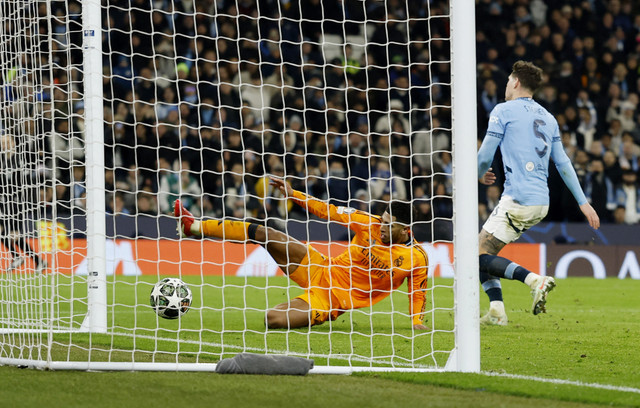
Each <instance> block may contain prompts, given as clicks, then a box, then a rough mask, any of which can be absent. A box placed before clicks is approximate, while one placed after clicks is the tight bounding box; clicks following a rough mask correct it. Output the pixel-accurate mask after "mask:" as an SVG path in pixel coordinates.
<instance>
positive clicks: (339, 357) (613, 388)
mask: <svg viewBox="0 0 640 408" xmlns="http://www.w3.org/2000/svg"><path fill="white" fill-rule="evenodd" d="M111 334H112V335H117V336H126V337H141V338H146V339H151V340H161V341H162V340H164V341H169V342H178V341H179V342H181V343H188V344H202V345H207V346H210V347H220V348H226V349H231V350H234V349H235V350H242V351H254V352H261V353H265V352H266V353H273V354H288V355H294V356H300V357H320V358H330V359H331V358H333V359H336V360H342V359H344V360H352V361H359V362H369V363H370V362H377V363H382V364H385V363H386V364H392V363H391V362H387V361H374V360H371V359H367V358H362V357H359V356H355V357H354V356H342V355H326V354H319V353H311V354H306V353H292V352H287V351H286V350H273V349H263V348H259V347H243V346H235V345H223V344H218V343H209V342H200V341H195V340H176V339H169V338H164V337H155V336H148V335H139V334H138V335H132V334H125V333H116V332H113V333H111ZM395 365H396V366H400V367H402V366H406V367H417V368H433V367H429V366H425V365H420V364H418V365H412V364H410V363H397V362H396V363H395ZM480 374H481V375H486V376H489V377H505V378H513V379H517V380H527V381H538V382H544V383H551V384H559V385H575V386H577V387H587V388H597V389H601V390H609V391H621V392H632V393H636V394H640V388H633V387H624V386H618V385H609V384H598V383H585V382H582V381H575V380H562V379H559V378H542V377H534V376H529V375H521V374H508V373H496V372H492V371H481V372H480Z"/></svg>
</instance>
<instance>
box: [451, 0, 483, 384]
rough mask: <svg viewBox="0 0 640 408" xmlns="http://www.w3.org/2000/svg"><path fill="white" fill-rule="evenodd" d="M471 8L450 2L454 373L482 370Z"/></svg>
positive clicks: (457, 0)
mask: <svg viewBox="0 0 640 408" xmlns="http://www.w3.org/2000/svg"><path fill="white" fill-rule="evenodd" d="M475 50H476V47H475V5H474V4H473V3H472V2H469V1H463V0H452V1H451V66H452V81H451V85H452V94H453V95H452V98H451V102H452V103H451V109H452V120H453V125H452V131H453V166H454V172H453V173H454V192H453V202H454V206H455V224H454V225H455V241H454V252H455V255H454V258H455V261H454V262H455V269H456V279H455V286H454V291H455V304H456V306H455V316H456V329H455V330H456V354H455V356H456V365H455V367H456V370H457V371H464V372H466V371H470V372H478V371H480V321H479V319H478V316H480V295H479V289H478V288H479V278H478V270H479V265H478V259H479V258H478V238H477V234H476V226H477V225H478V222H479V221H478V202H477V200H475V199H474V198H475V197H477V196H478V170H477V160H478V157H477V150H476V148H477V142H476V141H477V133H478V130H477V124H476V118H477V116H476V100H477V98H476V51H475Z"/></svg>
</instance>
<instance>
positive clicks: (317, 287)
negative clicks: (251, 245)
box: [174, 177, 429, 330]
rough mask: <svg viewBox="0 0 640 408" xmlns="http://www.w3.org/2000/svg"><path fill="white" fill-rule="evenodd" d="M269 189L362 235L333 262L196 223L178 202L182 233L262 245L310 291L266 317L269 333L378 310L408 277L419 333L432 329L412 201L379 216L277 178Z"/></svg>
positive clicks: (250, 228) (272, 236)
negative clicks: (365, 309) (371, 308)
mask: <svg viewBox="0 0 640 408" xmlns="http://www.w3.org/2000/svg"><path fill="white" fill-rule="evenodd" d="M271 185H273V186H274V187H277V188H279V189H280V190H281V191H282V193H283V194H284V195H285V196H286V197H288V198H290V199H291V200H293V201H294V202H295V203H296V204H298V205H300V206H302V207H303V208H305V209H306V210H307V211H309V212H310V213H312V214H315V215H317V216H319V217H322V218H324V219H328V220H331V221H337V222H340V223H343V224H346V225H347V226H348V227H349V228H350V229H351V230H353V231H354V232H355V233H356V234H355V237H354V238H353V240H352V241H351V244H350V245H349V248H348V250H346V251H345V252H344V253H342V254H341V255H339V256H337V257H335V258H331V259H329V258H327V257H326V256H324V255H323V254H321V253H320V252H318V251H317V250H316V249H314V248H313V247H312V246H311V245H305V244H303V243H301V242H300V241H297V240H295V239H294V238H291V237H290V236H288V235H286V234H285V233H283V232H280V231H277V230H275V229H273V228H267V227H264V226H262V225H258V224H252V223H248V222H242V221H231V220H207V221H198V220H195V218H194V217H193V215H191V213H189V212H188V211H187V210H186V209H185V208H184V207H183V206H182V204H181V203H180V200H176V202H175V205H174V213H175V216H176V217H179V220H178V229H179V230H180V231H181V232H182V234H184V235H185V236H196V237H203V236H204V237H216V238H222V239H224V240H228V241H235V242H255V243H258V244H260V245H263V246H264V247H265V248H266V249H267V251H268V252H269V253H270V254H271V256H272V257H273V259H274V260H275V261H276V263H277V264H278V265H279V266H280V268H281V269H282V270H283V271H284V272H285V273H286V274H287V275H288V276H289V278H291V279H292V280H293V281H294V282H296V283H297V284H298V285H300V286H301V287H302V288H303V289H305V293H304V294H303V295H301V296H298V297H296V298H294V299H291V300H289V301H288V302H286V303H282V304H279V305H277V306H276V307H274V308H273V309H270V310H269V311H268V312H267V316H266V324H267V326H268V327H269V328H274V329H275V328H278V329H284V328H299V327H309V326H313V325H317V324H322V323H324V322H326V321H327V320H329V319H331V320H335V319H336V318H337V317H338V316H340V315H341V314H342V313H344V312H345V311H348V310H351V309H359V308H362V307H369V306H373V305H374V304H376V303H378V302H379V301H381V300H382V299H384V298H386V297H387V296H389V295H390V294H391V291H393V290H395V289H397V288H398V287H400V285H401V284H402V282H404V280H405V279H407V280H408V288H409V290H408V292H409V315H410V317H411V322H412V324H413V328H414V329H415V330H428V329H429V328H428V327H427V326H425V325H424V324H423V318H424V307H425V290H426V287H427V266H428V261H427V255H426V253H425V251H424V250H423V249H422V247H420V245H418V243H417V242H416V241H415V240H414V239H413V237H412V236H411V230H410V228H409V224H410V222H411V217H412V215H413V206H412V205H411V204H409V203H403V202H392V203H390V204H389V206H388V209H387V211H385V213H384V214H382V216H380V217H378V216H374V215H371V214H368V213H365V212H362V211H356V210H354V209H351V208H346V207H336V206H334V205H331V204H328V203H326V202H323V201H320V200H318V199H316V198H314V197H311V196H309V195H307V194H304V193H301V192H300V191H296V190H294V189H293V188H292V187H291V186H289V185H288V184H286V183H285V182H284V181H283V180H281V179H276V178H273V177H272V178H271Z"/></svg>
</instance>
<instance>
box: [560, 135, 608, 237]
mask: <svg viewBox="0 0 640 408" xmlns="http://www.w3.org/2000/svg"><path fill="white" fill-rule="evenodd" d="M551 158H552V159H553V162H554V163H555V165H556V168H557V169H558V172H559V173H560V177H562V180H563V181H564V184H566V186H567V188H569V191H571V194H573V197H574V198H575V199H576V201H577V202H578V205H579V206H580V211H582V213H583V214H584V216H585V217H587V221H588V222H589V225H590V226H591V227H592V228H595V229H598V228H599V227H600V218H598V214H597V213H596V211H595V210H594V209H593V207H591V204H589V203H588V202H587V197H586V196H585V195H584V192H583V191H582V187H580V182H579V181H578V176H577V175H576V171H575V169H574V168H573V165H572V164H571V160H570V159H569V156H567V153H565V151H564V149H563V147H562V142H561V141H560V136H555V137H554V138H553V141H552V143H551Z"/></svg>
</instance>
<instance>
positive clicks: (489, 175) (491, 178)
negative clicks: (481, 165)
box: [479, 167, 496, 186]
mask: <svg viewBox="0 0 640 408" xmlns="http://www.w3.org/2000/svg"><path fill="white" fill-rule="evenodd" d="M491 170H493V169H492V168H491V167H489V170H487V172H486V173H484V174H483V175H482V177H480V179H479V181H480V182H481V183H482V184H484V185H485V186H490V185H492V184H493V183H495V182H496V175H495V174H494V173H493V172H492V171H491Z"/></svg>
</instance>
